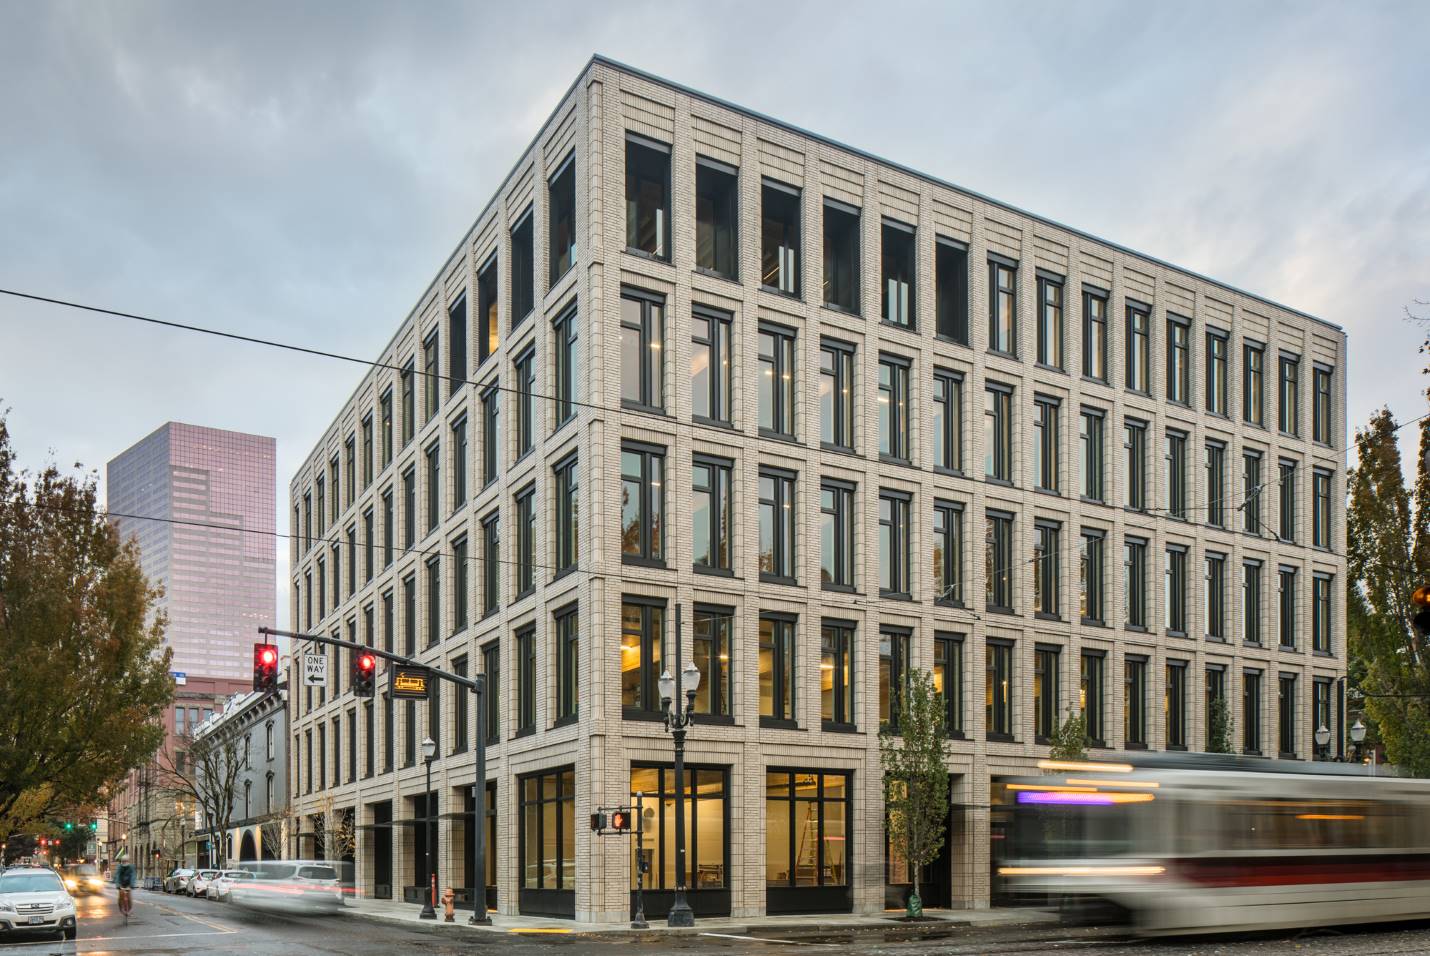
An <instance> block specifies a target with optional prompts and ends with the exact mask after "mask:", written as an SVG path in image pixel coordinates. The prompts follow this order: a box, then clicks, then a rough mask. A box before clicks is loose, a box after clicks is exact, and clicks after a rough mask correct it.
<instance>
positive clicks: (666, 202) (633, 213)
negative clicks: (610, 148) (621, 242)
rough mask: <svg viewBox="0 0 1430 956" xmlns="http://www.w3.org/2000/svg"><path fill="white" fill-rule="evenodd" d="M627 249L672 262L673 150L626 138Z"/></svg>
mask: <svg viewBox="0 0 1430 956" xmlns="http://www.w3.org/2000/svg"><path fill="white" fill-rule="evenodd" d="M626 249H627V250H628V251H630V252H640V253H644V254H645V255H648V256H652V257H654V258H656V259H664V260H666V261H669V260H670V147H669V146H667V145H665V144H664V143H657V142H655V141H653V140H648V139H645V138H643V137H639V136H635V135H634V134H631V133H627V134H626Z"/></svg>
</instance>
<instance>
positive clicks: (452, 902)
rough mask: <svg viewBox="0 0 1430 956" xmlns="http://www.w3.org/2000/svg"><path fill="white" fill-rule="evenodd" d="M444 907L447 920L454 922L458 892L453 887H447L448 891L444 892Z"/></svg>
mask: <svg viewBox="0 0 1430 956" xmlns="http://www.w3.org/2000/svg"><path fill="white" fill-rule="evenodd" d="M442 909H443V910H444V911H445V912H446V914H447V922H448V923H450V922H452V920H453V918H454V917H456V915H457V894H456V893H454V892H452V888H451V887H450V886H449V887H447V892H445V893H443V894H442Z"/></svg>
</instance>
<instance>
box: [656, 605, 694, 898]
mask: <svg viewBox="0 0 1430 956" xmlns="http://www.w3.org/2000/svg"><path fill="white" fill-rule="evenodd" d="M675 655H676V658H675V666H676V667H680V605H678V604H677V605H676V606H675ZM679 674H680V680H679V681H677V680H676V679H675V678H673V677H671V676H670V671H668V670H667V671H664V672H662V673H661V675H660V681H659V686H660V710H661V715H662V717H663V719H664V720H665V729H666V730H668V731H670V734H671V736H672V737H674V738H675V901H674V902H673V903H671V905H670V915H669V916H667V917H666V925H668V926H694V925H695V913H694V912H693V911H692V910H691V909H690V904H689V903H687V902H686V900H685V728H687V727H689V726H690V714H691V712H692V711H693V710H694V709H695V692H696V690H698V689H699V688H700V668H698V667H696V666H695V664H694V663H693V662H692V663H690V664H686V665H685V667H684V668H682V669H681V670H680V671H679ZM682 684H683V685H684V687H685V709H684V711H682V710H681V707H680V692H681V685H682Z"/></svg>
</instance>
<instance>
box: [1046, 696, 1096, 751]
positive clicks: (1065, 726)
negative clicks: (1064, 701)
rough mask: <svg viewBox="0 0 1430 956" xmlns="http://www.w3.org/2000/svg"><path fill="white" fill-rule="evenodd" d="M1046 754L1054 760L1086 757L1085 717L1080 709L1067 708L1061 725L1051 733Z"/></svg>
mask: <svg viewBox="0 0 1430 956" xmlns="http://www.w3.org/2000/svg"><path fill="white" fill-rule="evenodd" d="M1048 756H1049V757H1051V758H1053V759H1054V760H1086V759H1087V718H1085V717H1084V716H1083V715H1082V713H1081V712H1080V711H1075V710H1072V709H1071V708H1069V710H1068V715H1067V717H1066V718H1065V719H1064V720H1063V722H1062V726H1060V727H1059V728H1058V729H1057V733H1055V734H1053V740H1052V748H1051V749H1050V750H1049V751H1048Z"/></svg>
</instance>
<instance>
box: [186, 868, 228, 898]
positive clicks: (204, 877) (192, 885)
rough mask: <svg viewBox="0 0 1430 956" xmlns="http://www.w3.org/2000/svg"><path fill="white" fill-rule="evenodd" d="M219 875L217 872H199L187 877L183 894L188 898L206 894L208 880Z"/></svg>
mask: <svg viewBox="0 0 1430 956" xmlns="http://www.w3.org/2000/svg"><path fill="white" fill-rule="evenodd" d="M218 875H219V871H218V870H199V871H198V872H197V873H195V874H194V875H193V876H191V877H189V882H188V884H187V885H185V887H184V892H185V893H187V894H188V895H190V896H194V897H198V896H203V895H204V894H205V893H207V892H208V888H209V880H211V879H213V878H214V877H216V876H218Z"/></svg>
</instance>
